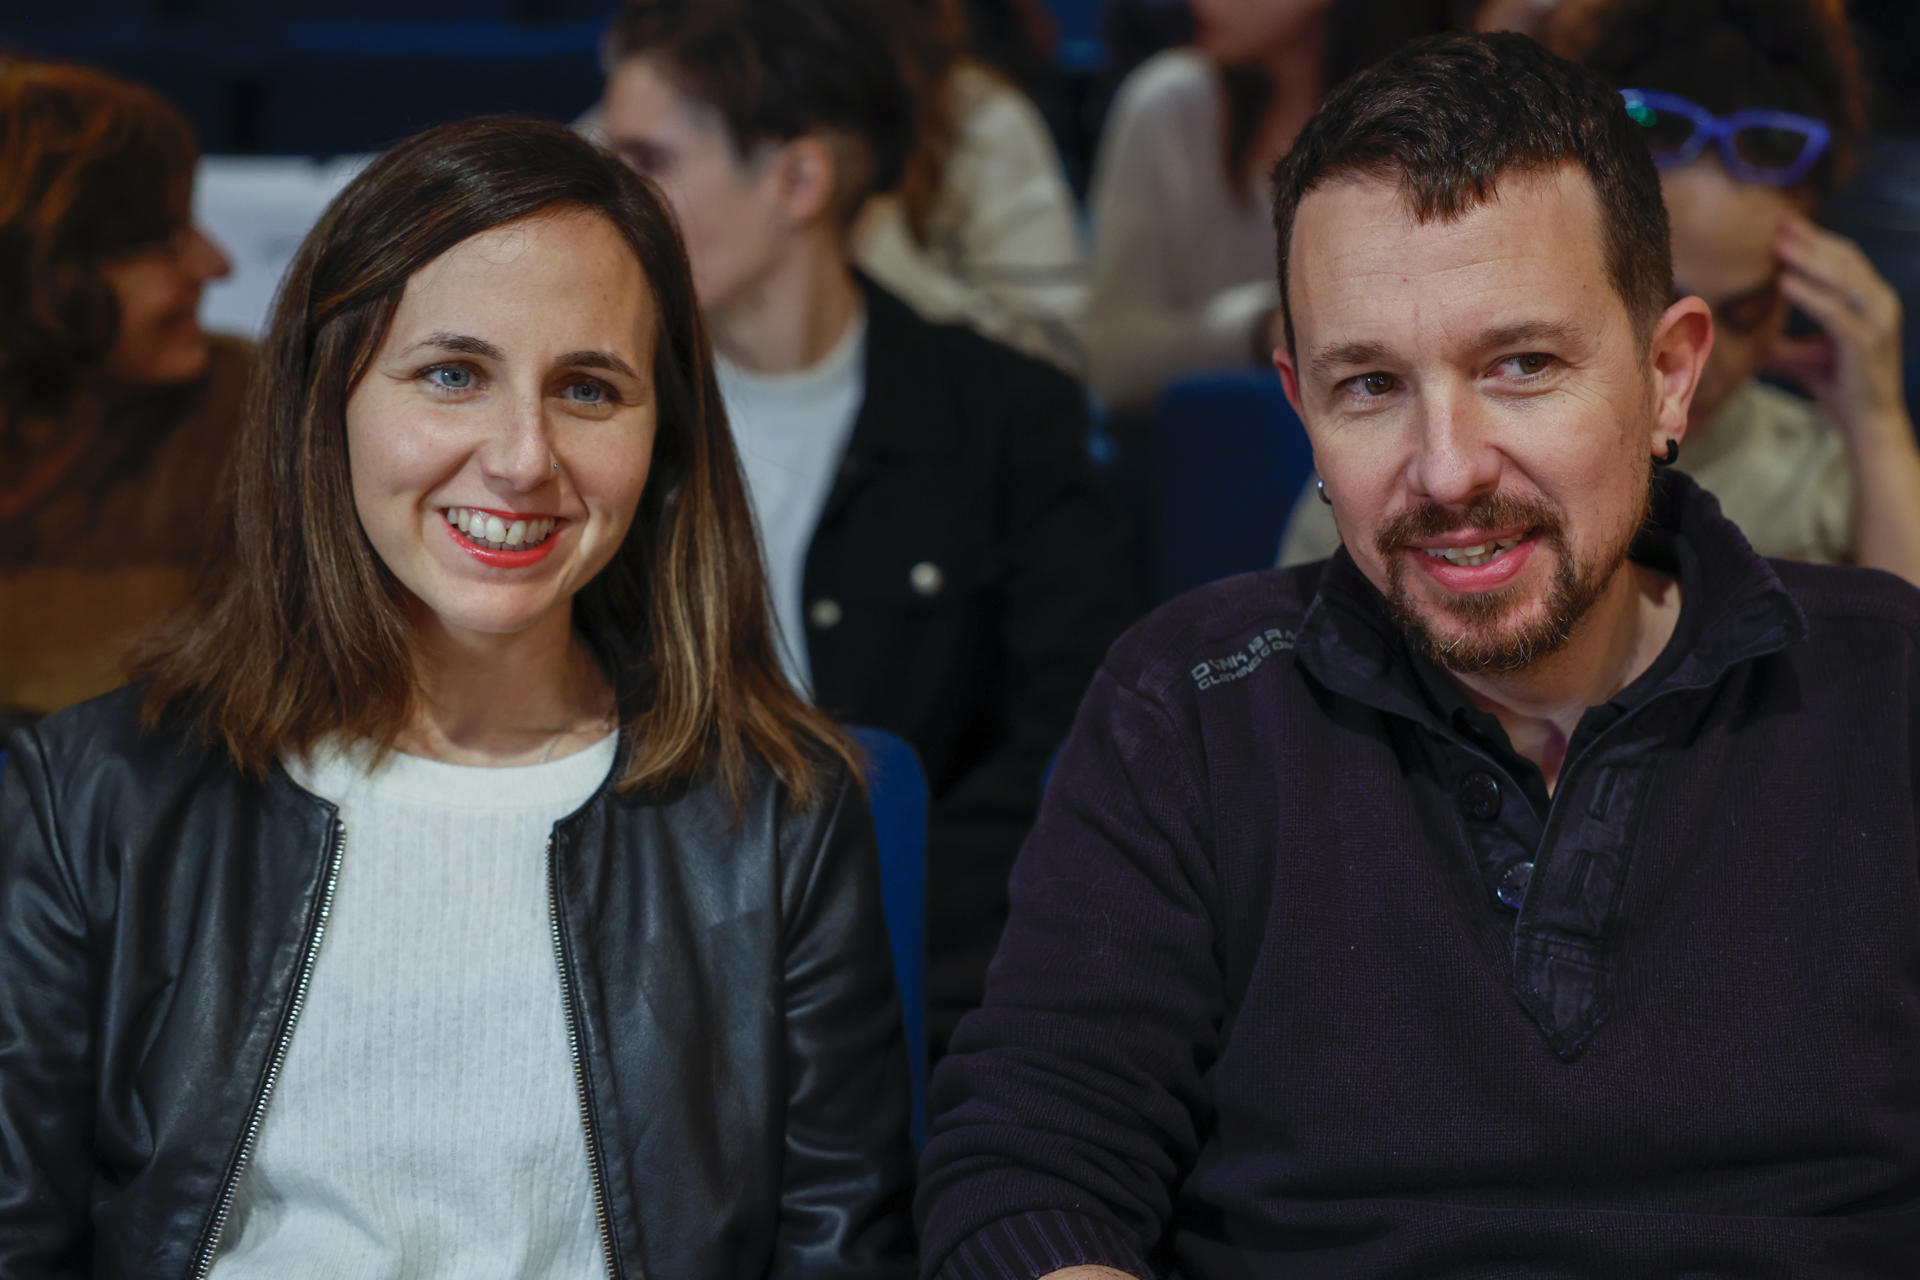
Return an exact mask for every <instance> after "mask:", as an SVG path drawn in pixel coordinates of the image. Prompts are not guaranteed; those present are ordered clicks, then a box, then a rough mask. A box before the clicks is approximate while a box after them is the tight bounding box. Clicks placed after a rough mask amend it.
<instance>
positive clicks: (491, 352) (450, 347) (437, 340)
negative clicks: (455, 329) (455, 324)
mask: <svg viewBox="0 0 1920 1280" xmlns="http://www.w3.org/2000/svg"><path fill="white" fill-rule="evenodd" d="M422 347H439V348H440V349H441V350H442V351H457V352H459V353H460V354H461V355H467V356H480V357H481V358H482V359H486V360H505V359H506V358H507V353H506V352H504V351H502V350H501V349H500V348H498V347H496V346H494V345H493V344H492V343H491V342H488V341H487V340H486V339H485V338H476V337H473V336H472V335H470V334H465V333H449V332H448V331H446V330H445V329H442V330H441V331H439V332H438V333H430V334H428V335H427V336H426V337H424V338H422V339H420V341H418V342H416V343H414V344H413V345H412V346H410V347H408V348H407V349H406V351H404V352H402V353H401V354H403V355H412V354H413V353H414V352H416V351H418V350H420V348H422Z"/></svg>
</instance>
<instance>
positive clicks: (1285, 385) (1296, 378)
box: [1273, 346, 1307, 422]
mask: <svg viewBox="0 0 1920 1280" xmlns="http://www.w3.org/2000/svg"><path fill="white" fill-rule="evenodd" d="M1273 367H1274V368H1275V369H1278V370H1279V371H1280V390H1281V391H1283V392H1285V393H1286V396H1287V403H1288V404H1289V405H1291V406H1292V407H1293V415H1294V417H1296V418H1298V419H1300V421H1302V422H1305V421H1306V420H1307V415H1306V414H1305V413H1303V412H1301V409H1300V371H1299V370H1298V369H1297V368H1295V367H1294V362H1293V352H1291V351H1289V350H1287V349H1286V348H1285V347H1284V346H1280V347H1275V348H1274V349H1273Z"/></svg>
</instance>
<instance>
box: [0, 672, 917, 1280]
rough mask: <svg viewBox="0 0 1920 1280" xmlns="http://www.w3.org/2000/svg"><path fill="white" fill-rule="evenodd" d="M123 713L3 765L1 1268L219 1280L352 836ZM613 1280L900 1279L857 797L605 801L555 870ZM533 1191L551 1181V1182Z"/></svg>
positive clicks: (70, 717)
mask: <svg viewBox="0 0 1920 1280" xmlns="http://www.w3.org/2000/svg"><path fill="white" fill-rule="evenodd" d="M136 705H137V693H136V691H134V690H131V689H123V690H121V691H119V692H117V693H113V694H109V695H107V696H106V697H105V698H101V699H98V700H95V701H93V702H90V703H85V704H82V705H80V706H78V707H74V708H70V709H69V710H67V711H64V712H60V713H58V714H56V715H54V716H51V717H48V718H47V719H46V720H44V721H42V722H41V723H40V724H39V725H38V726H37V727H35V728H33V729H31V730H27V731H25V732H22V733H19V734H16V735H15V736H14V738H13V739H12V741H11V743H10V748H11V753H10V754H9V756H8V758H7V760H6V763H5V765H4V766H3V767H0V1276H4V1277H7V1280H43V1278H48V1277H55V1276H60V1277H67V1276H82V1275H91V1276H97V1277H115V1278H119V1277H129V1278H130V1277H136V1276H137V1277H140V1278H141V1280H153V1278H154V1277H167V1278H169V1280H172V1278H174V1277H182V1278H185V1277H198V1276H200V1275H201V1274H203V1270H204V1268H205V1266H206V1265H207V1263H208V1260H209V1259H210V1258H211V1257H212V1255H213V1253H214V1251H215V1249H216V1247H217V1243H218V1240H219V1236H220V1233H221V1230H222V1228H223V1226H224V1219H225V1210H226V1207H227V1205H228V1203H229V1201H230V1199H231V1196H232V1194H233V1189H234V1186H235V1184H236V1182H237V1179H238V1176H239V1173H240V1171H241V1169H242V1167H243V1166H244V1163H245V1161H246V1158H247V1154H248V1148H249V1144H250V1141H251V1138H252V1136H253V1133H254V1131H255V1129H256V1128H257V1126H258V1123H259V1118H260V1116H261V1115H262V1114H263V1112H264V1108H265V1107H266V1106H267V1105H270V1100H271V1089H272V1085H273V1079H274V1075H275V1073H276V1070H277V1067H278V1063H279V1061H280V1057H281V1054H282V1052H283V1051H284V1048H285V1045H286V1043H287V1042H288V1040H289V1039H290V1037H291V1036H293V1035H295V1034H298V1030H297V1021H298V1017H299V1012H300V1003H301V996H302V993H303V991H304V988H305V980H306V975H307V972H308V969H309V967H310V966H311V964H312V962H313V957H314V955H315V953H316V951H317V949H318V944H319V940H320V935H321V932H322V930H323V928H324V925H325V919H326V912H327V907H328V900H329V894H330V891H331V887H332V884H333V881H334V875H335V872H336V870H337V866H338V863H339V860H340V859H341V858H342V857H343V856H344V857H346V858H351V857H352V856H353V850H352V847H351V842H350V840H349V839H347V838H345V836H344V833H342V832H341V831H340V829H339V826H338V824H337V823H336V821H335V818H334V810H333V808H332V806H330V805H328V804H327V803H325V802H324V801H321V800H319V799H317V798H316V797H314V796H312V795H309V794H308V793H306V792H305V791H302V790H301V789H300V788H299V787H297V786H295V785H294V783H293V782H292V781H291V780H290V779H289V778H288V777H287V776H286V775H285V774H284V773H282V772H280V771H279V770H277V769H276V770H275V771H274V772H273V773H272V775H271V776H269V777H268V778H266V779H264V780H260V779H254V778H250V777H247V776H245V775H243V774H241V773H240V772H238V771H237V770H235V769H234V768H233V767H232V766H231V765H230V764H229V763H228V762H227V761H226V759H225V757H224V756H223V755H221V754H220V753H218V752H217V751H213V750H209V749H207V748H204V747H202V746H200V745H198V744H196V743H194V742H192V741H189V740H187V739H185V738H183V737H179V736H169V735H164V734H149V733H141V732H139V731H138V730H137V728H136V725H135V710H136ZM548 873H549V877H550V885H551V892H552V899H551V904H550V910H551V911H552V913H553V935H554V947H555V951H556V959H557V963H558V971H559V973H560V974H561V976H562V981H563V987H564V990H565V995H566V1010H567V1017H568V1021H569V1025H570V1027H571V1029H572V1031H573V1035H574V1038H575V1041H576V1045H577V1048H576V1062H575V1072H576V1078H577V1080H578V1083H579V1090H580V1103H581V1111H582V1117H583V1122H584V1124H585V1126H586V1131H587V1134H588V1139H589V1140H588V1152H589V1158H590V1162H591V1166H592V1172H593V1180H594V1186H595V1191H596V1195H597V1197H598V1205H599V1208H600V1210H601V1222H600V1226H601V1235H602V1240H603V1244H604V1247H605V1250H606V1254H607V1264H608V1274H609V1275H612V1276H617V1277H641V1276H649V1277H653V1278H654V1280H704V1278H706V1277H723V1276H724V1277H744V1276H782V1277H785V1276H809V1277H811V1276H835V1277H840V1276H846V1277H896V1276H898V1277H905V1276H909V1275H911V1273H912V1244H911V1238H910V1227H909V1225H908V1221H907V1217H906V1212H907V1195H908V1193H909V1185H910V1179H911V1169H912V1153H911V1150H910V1146H909V1144H908V1141H907V1136H906V1134H907V1124H906V1120H907V1094H908V1090H907V1074H906V1055H905V1049H904V1045H903V1041H902V1039H901V1032H900V1014H899V1001H898V997H897V995H896V994H895V991H894V985H893V971H892V966H891V961H890V958H889V952H888V949H887V943H886V935H885V929H884V924H883V922H882V918H881V914H880V886H879V873H878V867H877V862H876V859H875V855H874V848H873V834H872V823H871V822H870V820H869V818H868V815H867V811H866V807H865V802H864V800H863V798H862V796H861V793H860V791H859V789H858V788H857V787H855V786H853V785H852V784H851V783H850V782H844V781H843V783H842V784H841V785H840V786H839V787H838V788H837V791H836V794H834V795H833V796H832V797H831V798H830V799H829V800H828V801H827V802H826V803H825V804H823V805H822V806H821V807H820V809H819V810H817V811H815V812H804V813H803V812H795V811H793V810H791V809H789V808H788V807H787V806H786V805H784V804H783V802H782V793H781V792H780V789H779V788H778V786H777V785H776V784H775V783H773V781H772V780H771V779H770V778H764V777H763V778H761V779H760V780H758V781H756V783H755V784H754V786H753V787H752V789H751V793H750V795H749V798H748V802H747V805H746V808H745V813H744V816H743V817H742V818H741V819H740V820H739V822H738V823H737V825H736V823H735V820H734V810H733V807H732V805H731V803H730V801H729V799H728V797H727V795H726V793H725V791H724V789H723V788H722V787H720V786H719V785H718V784H702V785H697V786H693V787H690V788H683V789H681V790H679V791H677V792H675V793H672V794H661V793H655V794H642V795H633V796H629V795H623V794H620V793H617V792H614V791H613V790H612V789H611V788H609V787H603V788H602V789H601V790H600V792H599V793H597V794H596V795H595V796H594V797H593V799H592V800H590V801H589V802H588V803H587V804H586V805H585V806H583V807H582V808H581V809H580V810H579V811H577V812H576V813H574V814H573V815H572V816H571V817H568V818H567V819H565V820H564V821H562V822H560V823H559V824H557V825H556V826H555V828H554V831H553V838H552V842H551V845H550V851H549V863H548ZM533 1190H534V1193H536V1194H537V1189H533Z"/></svg>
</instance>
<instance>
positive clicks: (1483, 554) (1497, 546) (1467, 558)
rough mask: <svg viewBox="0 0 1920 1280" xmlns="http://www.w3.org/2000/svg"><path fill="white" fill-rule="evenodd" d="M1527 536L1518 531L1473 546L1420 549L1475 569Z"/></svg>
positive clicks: (1515, 545)
mask: <svg viewBox="0 0 1920 1280" xmlns="http://www.w3.org/2000/svg"><path fill="white" fill-rule="evenodd" d="M1526 536H1527V535H1526V534H1524V533H1516V534H1514V535H1513V536H1512V537H1511V538H1496V539H1495V540H1494V541H1492V542H1479V543H1475V544H1474V545H1473V546H1471V547H1422V548H1420V549H1421V550H1422V551H1424V552H1426V553H1427V554H1428V555H1430V556H1432V557H1433V558H1434V559H1436V560H1445V561H1446V562H1447V563H1448V564H1456V565H1459V566H1460V567H1461V568H1463V569H1475V568H1478V567H1479V566H1481V565H1483V564H1485V563H1486V562H1487V561H1489V560H1491V559H1493V558H1494V557H1495V556H1497V555H1499V554H1500V553H1501V552H1503V551H1511V550H1513V549H1514V548H1515V547H1517V546H1519V545H1520V543H1521V542H1522V541H1523V540H1524V539H1525V538H1526Z"/></svg>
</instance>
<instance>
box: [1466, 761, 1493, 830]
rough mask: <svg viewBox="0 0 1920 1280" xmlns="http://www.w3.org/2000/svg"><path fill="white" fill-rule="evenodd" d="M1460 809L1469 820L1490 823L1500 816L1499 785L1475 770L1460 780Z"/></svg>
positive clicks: (1488, 775)
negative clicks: (1475, 819) (1473, 819)
mask: <svg viewBox="0 0 1920 1280" xmlns="http://www.w3.org/2000/svg"><path fill="white" fill-rule="evenodd" d="M1460 808H1461V811H1462V812H1464V813H1465V814H1466V815H1467V816H1468V817H1469V818H1477V819H1478V820H1480V821H1481V822H1491V821H1492V820H1493V819H1495V818H1497V817H1499V816H1500V783H1499V782H1498V781H1496V780H1495V778H1494V776H1493V775H1492V774H1490V773H1487V772H1484V771H1482V770H1479V769H1476V770H1474V771H1473V772H1472V773H1470V774H1468V775H1467V776H1466V777H1464V778H1462V779H1460Z"/></svg>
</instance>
